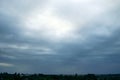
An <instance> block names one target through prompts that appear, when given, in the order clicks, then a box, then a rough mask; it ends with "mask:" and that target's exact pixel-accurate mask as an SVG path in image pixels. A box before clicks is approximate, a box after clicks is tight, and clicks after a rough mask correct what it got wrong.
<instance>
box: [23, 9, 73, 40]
mask: <svg viewBox="0 0 120 80" xmlns="http://www.w3.org/2000/svg"><path fill="white" fill-rule="evenodd" d="M25 20H26V22H25V25H26V29H27V30H28V31H31V32H30V33H32V34H34V33H35V35H36V33H38V34H43V35H44V36H47V37H53V38H55V39H61V38H65V37H66V36H69V34H70V33H71V32H72V30H74V29H73V27H74V26H73V24H72V22H69V21H67V20H65V19H61V18H60V17H59V16H56V14H54V13H53V12H51V11H50V10H45V11H44V12H43V13H40V12H38V11H35V12H34V13H33V15H29V16H28V17H27V18H26V19H25Z"/></svg>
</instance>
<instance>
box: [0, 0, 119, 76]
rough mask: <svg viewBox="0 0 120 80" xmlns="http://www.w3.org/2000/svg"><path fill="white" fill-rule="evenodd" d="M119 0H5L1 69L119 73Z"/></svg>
mask: <svg viewBox="0 0 120 80" xmlns="http://www.w3.org/2000/svg"><path fill="white" fill-rule="evenodd" d="M106 2H107V3H106ZM118 2H119V1H118ZM118 2H114V3H112V2H110V1H108V0H107V1H103V0H101V1H98V2H96V1H94V0H90V2H84V1H83V2H81V1H80V2H79V1H78V2H77V3H76V0H75V1H73V0H71V1H68V0H67V2H64V1H62V0H61V1H55V0H53V1H47V0H45V1H39V0H35V1H33V0H29V1H28V0H26V1H24V0H21V1H19V2H17V1H16V0H12V1H8V0H6V1H5V0H1V1H0V70H1V71H2V72H23V73H49V74H50V73H52V74H61V73H63V74H73V73H119V72H120V70H119V67H120V64H119V62H120V59H119V57H120V54H119V52H120V49H119V48H120V38H119V34H120V27H119V26H120V24H119V20H120V18H119V13H120V11H119V4H118ZM58 3H59V4H58ZM78 3H79V4H81V6H79V4H78ZM93 3H96V5H93ZM108 3H109V4H108ZM82 4H85V5H82ZM71 5H72V6H71ZM87 5H88V6H87ZM92 5H93V6H92ZM105 5H106V6H105ZM85 6H86V7H85ZM78 7H80V9H78ZM95 7H97V9H96V8H95ZM89 11H93V12H89ZM46 16H47V17H46ZM58 23H59V24H60V25H59V24H58ZM28 25H29V26H28ZM61 26H63V27H61ZM66 26H67V27H66ZM69 27H70V28H69Z"/></svg>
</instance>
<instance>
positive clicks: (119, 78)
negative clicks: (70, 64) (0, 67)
mask: <svg viewBox="0 0 120 80" xmlns="http://www.w3.org/2000/svg"><path fill="white" fill-rule="evenodd" d="M0 80H120V74H111V75H94V74H87V75H77V74H75V75H44V74H20V73H14V74H8V73H6V72H5V73H0Z"/></svg>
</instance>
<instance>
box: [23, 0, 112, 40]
mask: <svg viewBox="0 0 120 80" xmlns="http://www.w3.org/2000/svg"><path fill="white" fill-rule="evenodd" d="M58 3H59V4H58ZM56 4H58V6H59V5H63V6H64V5H66V6H67V5H68V6H70V5H71V6H70V7H71V11H72V10H73V9H74V10H75V11H77V12H76V13H77V14H76V15H78V16H79V17H77V18H76V19H75V22H72V21H71V20H69V19H67V18H64V17H61V15H59V14H58V13H57V12H56V11H57V9H59V8H58V6H57V5H56ZM105 4H106V2H105V1H95V0H67V3H64V1H63V0H61V1H55V0H51V1H49V3H47V6H45V7H43V8H39V7H38V6H37V7H36V8H35V9H33V10H31V12H30V13H29V14H28V15H26V16H25V17H23V25H24V26H25V28H24V30H25V32H24V35H26V36H29V37H34V38H39V36H43V37H44V38H46V39H49V40H52V41H58V42H59V41H61V40H67V39H68V40H70V39H77V37H78V36H77V34H76V33H75V31H76V30H77V29H78V28H79V29H82V28H86V27H85V25H87V24H88V23H89V22H90V21H91V20H92V19H93V20H94V19H96V17H98V16H99V15H101V13H104V12H106V10H108V8H109V6H110V5H107V4H106V6H105ZM68 14H71V13H68ZM76 15H73V17H75V16H76ZM66 16H67V15H66ZM68 17H70V16H68ZM87 27H88V26H87ZM74 35H76V36H74ZM82 35H83V34H81V35H80V34H79V38H81V39H82ZM84 36H85V34H84ZM83 38H84V37H83Z"/></svg>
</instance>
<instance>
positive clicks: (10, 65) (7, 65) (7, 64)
mask: <svg viewBox="0 0 120 80" xmlns="http://www.w3.org/2000/svg"><path fill="white" fill-rule="evenodd" d="M0 66H3V67H13V66H14V65H13V64H9V63H0Z"/></svg>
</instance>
